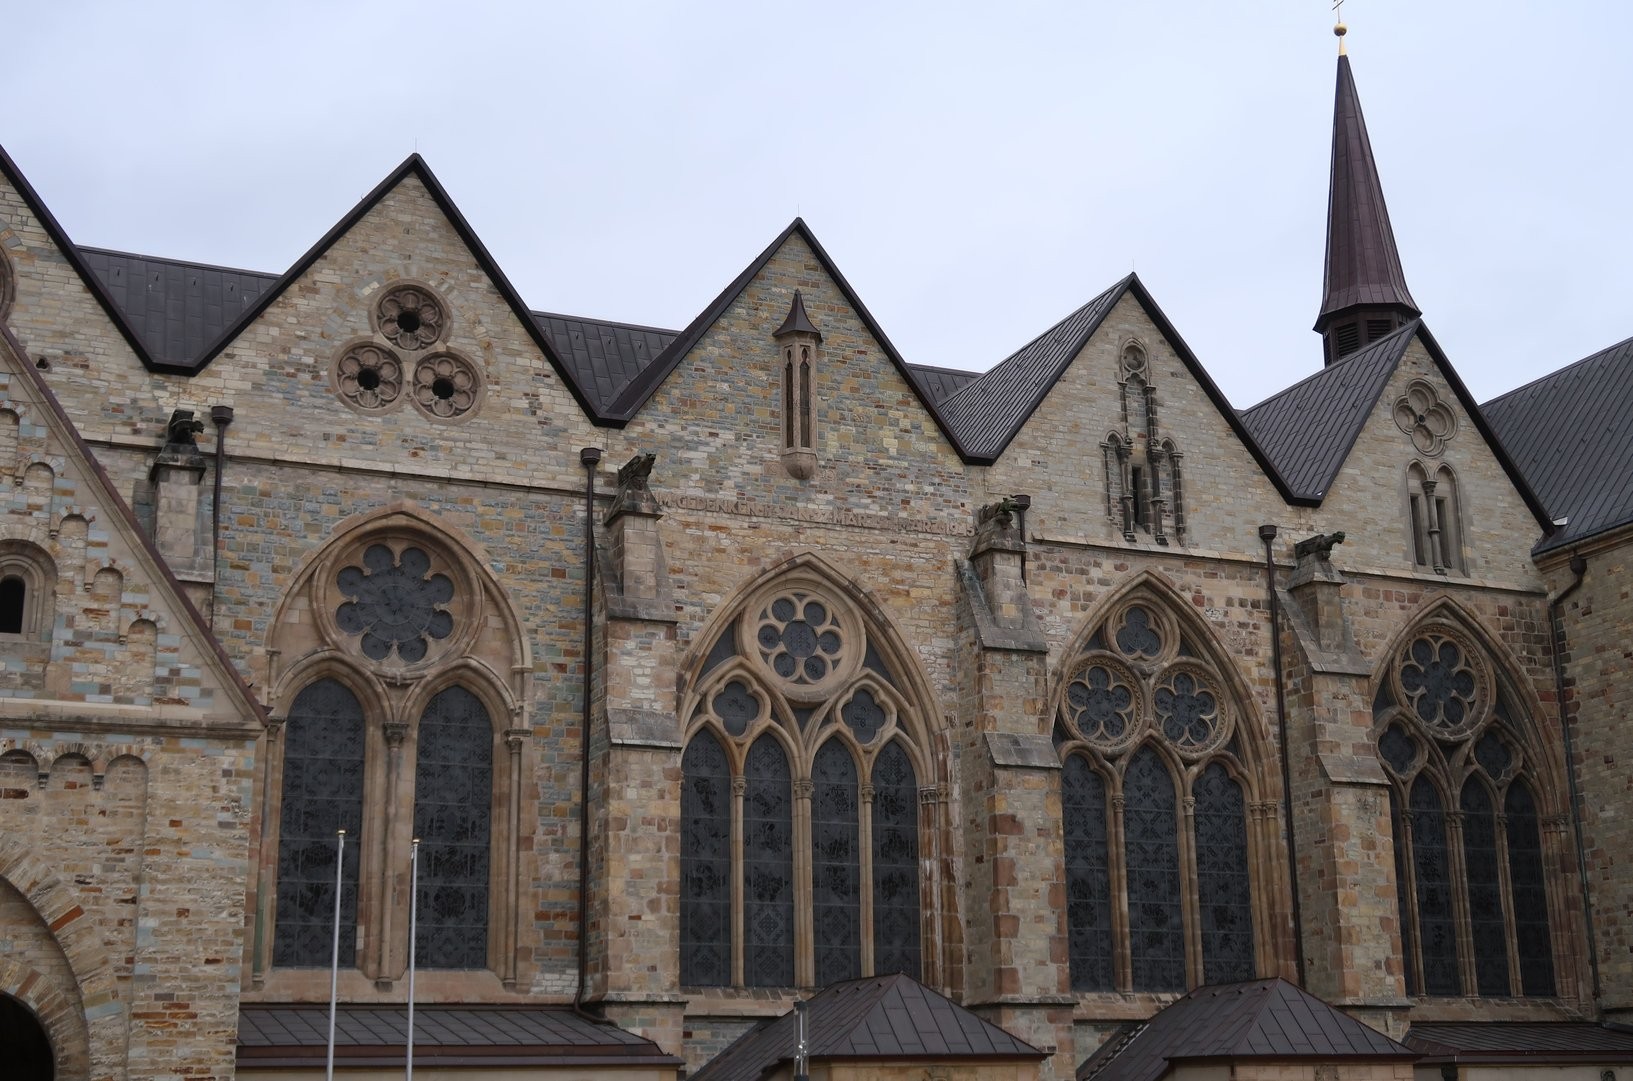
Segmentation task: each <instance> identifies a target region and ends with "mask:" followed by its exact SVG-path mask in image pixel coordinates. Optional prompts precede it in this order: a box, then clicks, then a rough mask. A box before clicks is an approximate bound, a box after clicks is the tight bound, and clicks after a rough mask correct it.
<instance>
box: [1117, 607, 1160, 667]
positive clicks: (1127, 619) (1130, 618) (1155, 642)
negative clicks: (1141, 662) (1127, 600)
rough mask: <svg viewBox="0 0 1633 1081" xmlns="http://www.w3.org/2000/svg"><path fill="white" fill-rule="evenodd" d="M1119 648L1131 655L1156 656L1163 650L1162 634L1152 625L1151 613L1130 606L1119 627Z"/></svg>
mask: <svg viewBox="0 0 1633 1081" xmlns="http://www.w3.org/2000/svg"><path fill="white" fill-rule="evenodd" d="M1117 648H1118V649H1120V650H1122V651H1123V652H1124V653H1126V654H1127V655H1128V656H1130V657H1155V656H1156V655H1157V654H1159V653H1161V652H1162V636H1161V635H1160V634H1158V633H1157V629H1156V627H1154V626H1152V623H1151V613H1150V612H1147V611H1146V610H1145V609H1144V608H1139V607H1135V608H1130V609H1129V610H1128V612H1127V613H1125V614H1124V616H1123V625H1122V626H1121V627H1119V628H1118V629H1117Z"/></svg>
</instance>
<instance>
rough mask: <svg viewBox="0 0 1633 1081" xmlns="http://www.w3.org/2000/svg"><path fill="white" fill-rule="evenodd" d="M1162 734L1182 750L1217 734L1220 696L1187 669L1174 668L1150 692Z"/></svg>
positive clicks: (1207, 740)
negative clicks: (1163, 681) (1173, 671)
mask: <svg viewBox="0 0 1633 1081" xmlns="http://www.w3.org/2000/svg"><path fill="white" fill-rule="evenodd" d="M1152 704H1153V705H1154V706H1156V710H1157V721H1158V723H1159V724H1160V725H1161V726H1162V734H1163V735H1165V736H1167V737H1168V738H1169V739H1170V740H1172V741H1173V743H1174V745H1175V746H1177V747H1178V748H1179V749H1180V750H1182V751H1191V750H1196V749H1197V748H1200V747H1206V746H1208V745H1209V744H1211V743H1212V742H1213V741H1214V739H1215V738H1216V737H1217V736H1218V734H1219V731H1220V728H1219V699H1218V697H1217V696H1216V695H1215V694H1214V693H1213V691H1212V690H1211V689H1209V687H1208V685H1207V684H1206V683H1205V682H1203V681H1202V680H1201V679H1199V678H1198V677H1197V676H1195V675H1193V674H1191V673H1190V672H1176V673H1174V675H1173V676H1172V678H1170V679H1169V680H1168V681H1167V682H1166V683H1165V684H1164V685H1163V686H1161V687H1158V688H1157V692H1156V694H1155V695H1153V696H1152Z"/></svg>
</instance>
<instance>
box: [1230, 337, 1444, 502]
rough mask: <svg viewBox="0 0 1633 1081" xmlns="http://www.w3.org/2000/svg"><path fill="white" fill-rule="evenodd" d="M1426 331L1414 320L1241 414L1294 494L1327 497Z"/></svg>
mask: <svg viewBox="0 0 1633 1081" xmlns="http://www.w3.org/2000/svg"><path fill="white" fill-rule="evenodd" d="M1420 326H1421V324H1420V323H1419V322H1418V321H1416V320H1414V321H1412V322H1410V323H1408V324H1406V325H1405V326H1403V327H1401V328H1400V329H1399V330H1397V331H1395V332H1394V333H1393V334H1390V335H1389V336H1387V337H1384V338H1380V339H1378V340H1377V341H1376V342H1373V343H1372V344H1371V345H1369V346H1367V347H1366V348H1365V349H1362V350H1360V351H1359V352H1356V353H1352V354H1350V355H1349V356H1347V357H1345V358H1344V359H1343V360H1340V361H1339V362H1337V363H1336V364H1330V365H1328V366H1327V367H1325V368H1323V369H1321V370H1320V371H1319V372H1316V373H1315V374H1314V375H1312V376H1310V377H1309V378H1308V379H1305V380H1302V381H1301V382H1298V383H1294V384H1293V385H1292V386H1290V387H1288V388H1287V389H1286V390H1283V391H1281V392H1279V393H1277V394H1274V395H1271V396H1270V397H1269V398H1266V399H1265V400H1264V401H1262V402H1260V403H1259V404H1258V405H1255V406H1253V407H1252V408H1250V409H1245V410H1243V411H1242V412H1241V414H1240V416H1241V419H1242V424H1243V426H1244V427H1246V428H1247V430H1248V431H1249V432H1251V433H1252V435H1253V438H1254V439H1255V440H1256V441H1257V442H1258V444H1259V446H1260V448H1262V449H1263V451H1264V453H1265V455H1266V456H1267V457H1268V458H1269V459H1270V460H1271V461H1272V462H1274V463H1275V466H1276V469H1277V470H1278V471H1279V472H1280V473H1281V475H1282V476H1283V477H1284V478H1285V479H1286V481H1287V486H1288V487H1289V488H1290V489H1292V491H1293V492H1294V494H1296V495H1298V496H1302V497H1304V498H1306V499H1314V500H1319V499H1321V498H1322V497H1323V496H1325V495H1326V494H1327V490H1328V489H1329V488H1330V487H1332V483H1333V481H1335V480H1337V479H1338V472H1339V470H1341V469H1342V468H1343V467H1344V460H1345V459H1346V458H1348V457H1349V452H1350V450H1351V448H1353V447H1354V446H1355V441H1356V439H1358V438H1359V437H1360V435H1361V429H1362V428H1364V427H1365V426H1366V421H1367V418H1368V417H1369V416H1371V415H1372V408H1373V406H1375V405H1377V403H1378V397H1379V395H1381V394H1382V393H1383V391H1384V387H1385V386H1386V385H1388V383H1389V377H1390V376H1391V375H1393V374H1394V372H1395V367H1396V365H1398V364H1399V363H1400V360H1401V357H1402V356H1404V355H1405V353H1406V347H1407V346H1408V345H1409V344H1411V341H1412V337H1413V336H1414V335H1415V334H1416V333H1417V331H1418V329H1419V327H1420Z"/></svg>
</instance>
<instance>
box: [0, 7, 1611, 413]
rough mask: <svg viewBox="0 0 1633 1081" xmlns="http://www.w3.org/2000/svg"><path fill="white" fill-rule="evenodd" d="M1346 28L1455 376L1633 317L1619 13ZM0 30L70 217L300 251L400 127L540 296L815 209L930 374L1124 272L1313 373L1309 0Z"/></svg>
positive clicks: (270, 16) (205, 15)
mask: <svg viewBox="0 0 1633 1081" xmlns="http://www.w3.org/2000/svg"><path fill="white" fill-rule="evenodd" d="M1344 15H1345V20H1346V21H1347V22H1348V23H1349V25H1350V34H1349V38H1348V42H1349V50H1350V56H1351V61H1352V63H1353V65H1354V71H1355V78H1356V83H1357V85H1358V87H1359V90H1360V93H1361V100H1362V104H1363V107H1364V108H1365V111H1366V117H1367V123H1368V126H1369V128H1370V131H1371V135H1372V143H1373V148H1374V150H1375V151H1376V154H1377V157H1378V164H1379V168H1380V171H1381V174H1382V177H1383V183H1384V190H1385V193H1386V195H1387V197H1388V200H1389V209H1390V213H1391V215H1392V217H1393V219H1394V224H1395V231H1396V236H1397V238H1398V240H1399V244H1400V250H1401V257H1402V260H1403V262H1404V264H1405V268H1406V275H1407V280H1408V282H1409V283H1410V285H1411V289H1412V292H1413V295H1414V296H1415V297H1416V299H1417V301H1418V303H1419V304H1420V305H1421V306H1422V308H1423V310H1424V314H1425V318H1426V319H1427V321H1428V324H1429V326H1430V327H1431V329H1432V330H1433V331H1434V333H1435V335H1436V337H1437V338H1438V339H1439V340H1440V342H1441V344H1442V345H1443V346H1444V347H1445V348H1446V350H1447V352H1448V353H1449V355H1450V356H1451V359H1452V362H1453V363H1454V364H1455V365H1456V366H1457V367H1458V369H1459V371H1460V372H1461V373H1462V374H1463V377H1464V379H1465V380H1466V381H1467V382H1468V384H1469V386H1470V388H1471V389H1472V390H1473V392H1474V393H1475V395H1476V396H1477V397H1479V398H1481V399H1482V400H1483V399H1485V398H1489V397H1491V396H1492V395H1495V394H1497V393H1499V392H1501V391H1504V390H1507V389H1509V388H1511V387H1514V386H1517V385H1519V384H1521V383H1524V382H1528V381H1530V380H1531V379H1534V378H1536V377H1538V376H1540V375H1542V374H1545V373H1546V372H1548V371H1551V370H1553V369H1555V368H1558V367H1560V366H1562V365H1564V364H1566V363H1568V362H1570V361H1573V360H1576V359H1579V358H1580V357H1582V356H1585V355H1587V354H1589V353H1591V352H1594V351H1597V350H1598V349H1601V348H1603V347H1605V346H1607V345H1610V344H1612V343H1614V342H1616V341H1619V340H1621V339H1623V338H1625V337H1628V336H1630V335H1633V306H1630V305H1629V304H1628V298H1629V296H1630V295H1633V268H1630V263H1629V260H1628V259H1626V258H1625V256H1624V250H1625V249H1626V248H1627V246H1628V240H1629V238H1628V235H1627V234H1628V226H1627V222H1626V218H1625V214H1626V204H1627V185H1628V178H1629V176H1630V175H1633V169H1630V168H1629V166H1630V165H1633V139H1629V131H1628V128H1629V125H1628V122H1627V119H1626V116H1625V111H1626V109H1627V107H1628V104H1629V102H1633V65H1630V64H1629V63H1627V61H1626V55H1625V53H1626V45H1625V42H1626V38H1627V33H1626V29H1625V26H1624V24H1625V21H1626V9H1625V6H1624V5H1619V4H1618V5H1612V4H1610V3H1609V2H1608V0H1554V2H1543V0H1537V2H1533V3H1505V2H1500V0H1487V2H1484V3H1474V2H1466V0H1348V2H1347V3H1346V4H1345V11H1344ZM7 18H8V38H9V41H8V48H7V50H6V55H7V59H6V62H5V64H4V65H3V66H0V100H3V101H5V102H6V103H7V104H8V108H7V117H6V122H5V125H4V128H3V130H0V141H3V143H4V145H5V147H6V149H7V150H8V151H9V152H10V153H11V155H12V157H13V158H14V159H15V160H16V162H17V164H18V165H19V167H21V168H22V170H23V171H24V173H25V174H26V175H27V176H28V177H29V178H30V180H31V181H33V183H34V185H35V187H36V188H37V189H38V190H39V192H40V193H41V195H42V196H43V197H44V199H45V200H46V202H47V204H48V205H49V206H50V207H51V208H52V210H53V211H54V212H55V213H56V215H57V217H58V218H59V220H60V221H61V222H62V223H63V225H64V226H65V228H66V229H67V230H68V232H69V235H70V236H72V237H73V238H74V239H75V241H76V242H78V243H82V244H91V245H97V246H103V247H111V248H121V249H126V250H131V251H137V252H141V253H144V254H150V255H164V256H170V257H173V258H180V259H192V260H198V261H204V262H213V263H220V264H225V265H229V266H239V267H247V268H250V269H255V270H266V271H281V270H283V269H284V268H286V267H287V266H288V265H289V264H290V263H291V262H293V261H294V260H295V258H296V257H297V256H298V255H300V253H301V252H303V251H304V250H306V248H308V247H309V246H310V245H311V244H312V243H313V242H314V241H315V240H316V239H317V238H318V237H319V236H321V235H322V234H323V232H324V231H326V230H327V229H328V228H329V227H330V226H331V225H332V224H333V223H334V222H335V220H337V219H338V218H339V217H340V216H341V215H342V214H344V213H345V212H346V211H347V210H348V209H350V207H351V206H352V205H353V204H354V203H355V202H356V200H357V199H358V198H360V197H361V196H362V195H363V194H364V193H365V192H367V191H368V190H369V189H370V188H371V187H373V186H374V185H375V184H376V183H377V182H378V181H379V180H380V178H381V177H383V176H384V175H385V174H386V173H387V172H389V171H390V170H391V169H392V168H394V167H395V166H396V165H397V164H398V163H399V162H400V161H401V160H402V159H403V158H404V157H405V156H407V155H408V154H409V153H410V152H412V151H413V150H415V149H416V148H417V149H418V150H419V152H420V153H421V154H423V155H424V156H425V158H426V159H427V161H428V162H429V163H430V165H431V168H432V169H433V170H434V171H435V172H436V173H437V175H438V177H439V178H440V179H441V180H442V182H443V183H444V185H445V186H446V187H447V188H448V191H449V193H450V194H451V195H452V196H453V198H454V200H455V201H456V202H457V203H458V204H459V206H460V208H461V209H462V210H463V211H464V212H465V214H466V216H467V217H468V218H469V219H470V221H471V224H472V225H473V226H474V227H475V229H476V230H477V232H478V234H479V235H480V236H481V237H482V238H483V240H484V241H485V242H486V243H487V245H488V247H489V249H490V250H491V251H492V252H493V254H494V256H495V258H497V259H498V261H499V263H500V265H501V266H503V267H504V269H505V271H506V273H507V274H508V275H509V276H510V278H511V280H512V281H513V282H514V283H515V285H516V287H517V288H518V290H519V291H520V292H521V294H522V296H523V298H524V299H526V300H527V302H528V303H529V304H530V305H532V306H534V307H536V308H541V309H545V310H550V311H558V312H567V313H571V314H578V315H589V316H596V317H601V318H608V319H619V320H625V321H629V322H637V323H649V324H655V325H659V326H668V327H680V326H684V325H685V324H686V323H687V322H688V321H689V320H690V319H691V318H692V317H693V316H694V315H695V314H696V313H697V312H698V311H699V310H700V309H701V308H702V307H703V306H704V305H705V304H706V303H707V302H708V301H709V300H710V299H712V298H713V297H714V295H715V294H716V293H718V292H719V291H720V289H722V288H723V287H724V286H725V284H726V283H727V282H728V281H730V280H731V279H732V278H733V277H734V276H735V275H736V274H737V273H738V271H740V270H741V269H742V268H743V266H745V265H746V264H747V263H748V262H749V261H750V260H751V259H752V258H753V257H754V256H755V255H756V254H757V253H758V252H759V251H760V249H761V248H763V247H764V246H765V244H766V243H767V242H769V241H770V239H771V238H772V237H773V236H774V235H775V234H776V233H777V232H778V231H779V230H780V229H781V228H782V227H783V226H785V225H786V224H787V223H788V221H789V220H790V219H792V218H793V217H794V216H795V215H796V214H801V215H803V216H804V217H805V219H806V221H807V222H808V223H810V225H811V227H812V229H813V230H814V231H815V232H816V234H817V236H818V237H819V238H820V239H821V240H822V242H823V244H824V245H825V246H826V247H827V248H828V251H829V253H830V254H831V255H832V256H833V257H834V259H835V260H836V262H837V263H838V264H839V266H840V268H841V270H843V271H844V273H845V274H846V275H847V277H848V278H849V279H850V281H851V283H852V284H853V285H854V286H855V287H856V288H857V290H858V291H859V292H860V294H861V296H862V298H863V300H864V301H865V302H866V303H867V305H868V306H869V308H870V309H871V310H872V312H873V314H874V315H875V316H876V317H877V318H878V320H879V321H880V323H881V325H882V326H883V327H884V329H885V331H886V333H887V334H889V335H890V337H891V338H892V340H893V341H894V343H895V344H896V346H897V347H898V348H899V349H900V350H901V352H902V353H903V354H904V355H905V356H906V357H907V359H909V360H911V361H914V362H917V363H923V364H940V365H946V366H950V367H964V368H986V367H989V366H991V365H992V364H994V363H996V362H997V361H998V360H1001V359H1002V358H1003V357H1004V356H1006V355H1007V354H1008V353H1009V352H1011V351H1013V350H1014V349H1015V348H1017V347H1018V346H1020V345H1021V344H1023V343H1024V342H1026V341H1027V340H1028V339H1030V338H1031V337H1033V336H1035V335H1036V334H1038V333H1039V332H1041V331H1042V330H1044V329H1045V328H1046V327H1048V326H1049V325H1050V324H1051V323H1053V322H1055V321H1056V320H1058V319H1059V318H1060V317H1061V316H1063V315H1065V314H1066V313H1067V312H1069V311H1070V310H1072V309H1073V308H1075V307H1077V306H1078V305H1080V304H1081V303H1083V301H1085V300H1087V299H1088V298H1089V297H1091V296H1093V295H1094V294H1095V293H1097V292H1099V291H1100V290H1102V289H1104V288H1105V287H1106V286H1107V285H1109V284H1111V283H1112V282H1113V281H1115V280H1117V279H1118V278H1120V277H1121V276H1122V275H1124V274H1125V273H1127V272H1128V270H1129V269H1130V267H1131V266H1132V267H1133V268H1135V269H1137V270H1138V271H1139V273H1140V276H1141V277H1142V278H1143V279H1144V280H1145V282H1146V284H1147V285H1148V286H1149V287H1150V289H1151V290H1152V292H1153V293H1154V294H1155V296H1156V298H1157V301H1158V302H1159V303H1160V304H1161V305H1162V306H1163V308H1164V310H1165V311H1166V312H1167V314H1168V316H1169V318H1170V319H1171V320H1172V321H1173V323H1174V325H1175V326H1176V327H1177V328H1178V330H1179V332H1180V333H1181V334H1182V335H1183V336H1184V337H1185V339H1186V340H1187V342H1188V343H1189V344H1190V345H1191V347H1192V348H1193V349H1194V350H1195V351H1196V353H1197V354H1198V355H1199V356H1200V357H1201V359H1202V362H1203V363H1204V365H1205V366H1206V367H1207V368H1208V369H1209V371H1210V372H1211V373H1212V374H1213V376H1214V378H1215V380H1216V381H1217V382H1218V383H1219V384H1220V386H1221V387H1222V388H1223V389H1224V391H1225V392H1226V394H1227V395H1228V396H1229V397H1230V398H1231V400H1232V402H1234V403H1235V404H1237V405H1238V406H1245V405H1249V404H1252V403H1253V402H1255V401H1258V400H1259V399H1261V398H1263V397H1264V396H1265V395H1267V394H1269V393H1271V392H1273V391H1275V390H1277V389H1280V388H1281V387H1283V386H1286V385H1288V384H1290V383H1292V382H1294V381H1295V380H1297V379H1299V378H1301V377H1303V376H1305V375H1307V374H1309V373H1310V372H1312V371H1314V370H1315V369H1316V367H1317V366H1319V364H1320V353H1319V343H1318V340H1317V339H1316V337H1315V335H1314V334H1313V333H1311V332H1310V329H1309V328H1310V325H1311V324H1312V323H1313V322H1314V319H1315V314H1316V306H1317V303H1318V301H1319V298H1320V288H1321V258H1322V247H1323V242H1324V228H1325V214H1326V197H1327V169H1328V153H1329V137H1330V133H1331V125H1332V96H1333V82H1334V65H1335V59H1336V45H1335V42H1334V39H1333V37H1332V34H1331V25H1332V22H1333V17H1332V13H1331V10H1330V2H1329V0H1246V2H1243V3H1239V4H1237V5H1234V6H1232V5H1223V4H1204V3H1200V2H1190V0H1184V2H1181V0H1175V2H1170V3H1165V4H1156V3H1138V2H1126V0H1125V2H1123V3H1118V4H1103V3H1098V2H1078V3H1049V4H1044V3H1036V4H1034V3H1012V4H1007V5H997V4H991V3H986V4H974V3H962V2H946V0H944V2H940V3H886V2H874V3H845V2H830V3H823V4H802V5H787V4H777V3H767V2H758V3H729V4H728V3H706V2H701V0H698V2H693V3H680V2H674V3H660V2H652V3H612V2H581V3H576V4H558V3H519V2H515V3H508V4H501V3H479V2H468V3H463V4H451V3H440V4H439V3H424V2H418V0H391V2H389V3H374V2H369V3H361V2H359V3H345V2H340V0H331V2H328V3H300V2H284V3H279V4H223V3H218V2H212V3H197V4H183V3H171V4H161V3H140V4H136V3H104V4H95V3H83V2H72V0H56V2H54V3H49V4H46V3H36V4H30V5H18V6H17V7H16V9H15V10H13V11H12V12H11V13H10V14H8V16H7Z"/></svg>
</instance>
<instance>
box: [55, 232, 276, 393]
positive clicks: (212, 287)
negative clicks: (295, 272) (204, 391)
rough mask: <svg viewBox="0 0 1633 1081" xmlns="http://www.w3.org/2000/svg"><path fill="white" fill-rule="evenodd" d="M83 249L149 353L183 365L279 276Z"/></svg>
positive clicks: (194, 356) (95, 272) (98, 277)
mask: <svg viewBox="0 0 1633 1081" xmlns="http://www.w3.org/2000/svg"><path fill="white" fill-rule="evenodd" d="M79 252H80V255H81V256H83V257H84V259H85V263H86V265H87V266H89V267H90V268H91V271H92V272H93V273H94V274H95V275H96V276H97V279H98V280H100V281H101V282H102V286H103V288H104V289H106V290H107V293H108V296H109V297H110V298H111V299H112V300H113V303H114V304H115V305H116V306H117V307H118V308H119V311H120V313H121V314H122V315H123V316H124V317H125V322H126V323H127V324H128V325H129V326H130V328H131V330H132V332H134V333H135V334H136V335H137V337H139V338H141V339H142V344H143V345H145V346H146V347H147V351H148V354H149V355H150V356H151V357H152V358H153V359H154V360H156V361H158V362H160V363H163V364H173V365H177V366H183V367H185V366H191V365H192V364H193V361H194V358H196V357H197V356H198V355H199V354H200V353H202V352H203V351H204V348H205V346H207V345H209V344H210V343H211V342H213V341H214V340H215V339H216V338H218V337H220V336H221V333H222V331H224V330H226V329H227V327H228V326H230V325H231V324H232V323H233V322H234V321H235V320H237V319H238V318H240V317H241V316H242V315H243V314H244V312H245V311H247V310H248V309H249V308H250V307H251V306H253V304H254V303H255V301H256V299H257V298H259V297H260V295H261V294H262V293H263V292H265V291H266V290H267V289H269V288H270V287H271V286H272V283H273V282H275V281H277V280H278V276H277V275H276V274H263V273H260V272H258V271H253V270H234V269H231V268H228V267H218V266H210V265H208V264H204V263H185V262H181V261H179V260H175V259H160V258H156V257H154V256H143V255H133V254H131V253H129V252H118V251H108V250H106V249H104V248H84V247H82V248H80V249H79Z"/></svg>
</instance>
